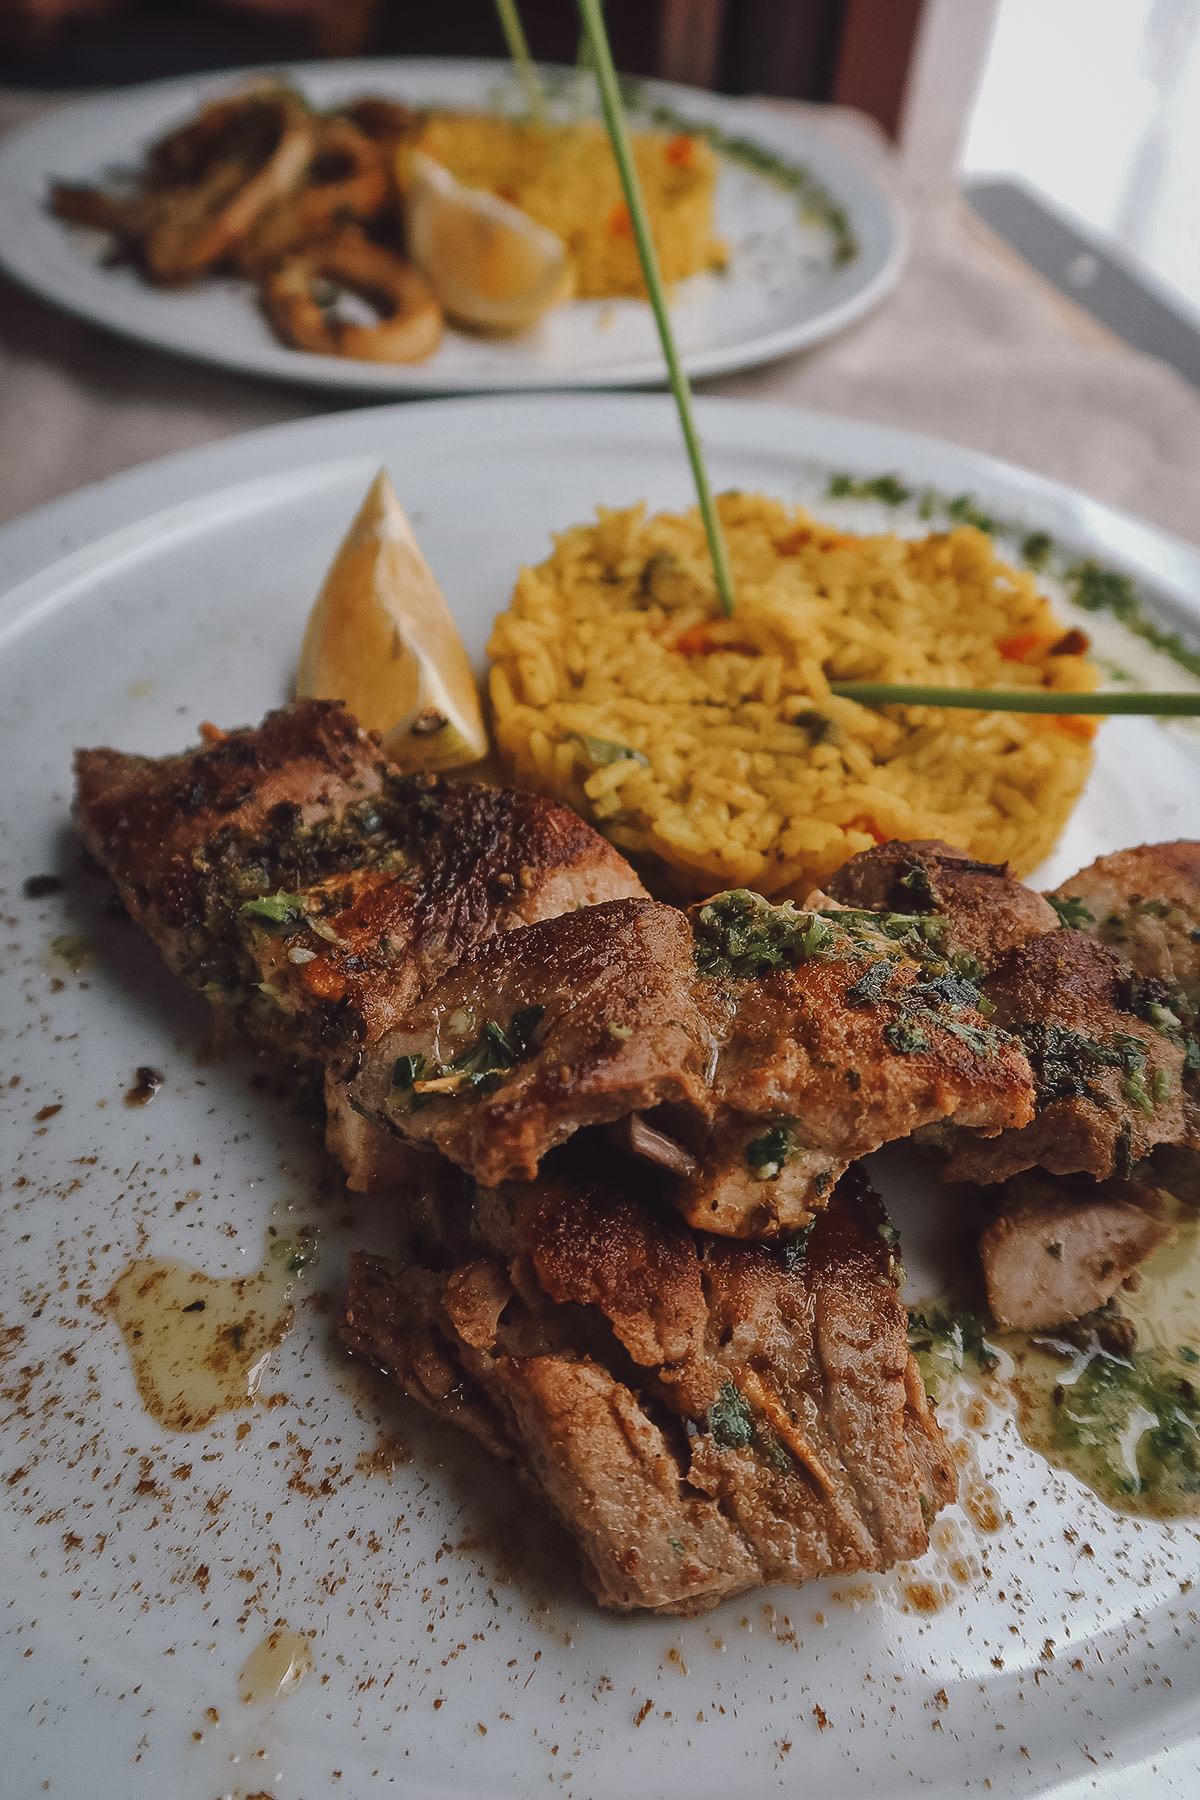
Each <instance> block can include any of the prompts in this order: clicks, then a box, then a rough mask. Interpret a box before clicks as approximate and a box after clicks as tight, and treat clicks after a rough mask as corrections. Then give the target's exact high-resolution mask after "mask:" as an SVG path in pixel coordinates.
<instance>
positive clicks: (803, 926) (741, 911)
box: [694, 888, 838, 981]
mask: <svg viewBox="0 0 1200 1800" xmlns="http://www.w3.org/2000/svg"><path fill="white" fill-rule="evenodd" d="M694 936H695V939H696V950H695V957H696V967H697V968H698V969H699V971H700V973H701V974H702V975H724V976H733V977H735V978H736V979H738V980H745V981H750V980H754V979H755V978H756V977H757V976H761V975H766V974H768V973H769V971H770V970H771V969H778V968H782V967H788V968H794V967H795V966H796V965H797V964H798V963H800V962H803V961H804V960H805V958H806V957H809V956H815V955H819V954H820V953H821V952H823V951H829V950H831V949H833V947H834V946H835V945H836V944H837V942H838V933H837V930H836V929H835V927H834V926H833V925H831V924H830V923H829V922H828V921H827V920H825V919H823V918H822V917H821V916H820V914H819V913H803V912H797V910H796V908H795V907H794V906H793V905H792V903H791V901H790V900H788V901H785V902H784V903H783V905H782V906H772V905H771V903H770V901H769V900H764V899H763V897H762V895H761V894H754V893H751V891H750V889H749V888H731V889H730V890H729V892H728V893H724V894H718V895H717V896H716V898H715V899H713V900H710V901H709V902H708V904H707V905H706V906H702V907H701V908H700V911H699V912H698V914H697V915H696V922H695V926H694Z"/></svg>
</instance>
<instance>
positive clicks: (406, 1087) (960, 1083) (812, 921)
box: [331, 891, 1033, 1237]
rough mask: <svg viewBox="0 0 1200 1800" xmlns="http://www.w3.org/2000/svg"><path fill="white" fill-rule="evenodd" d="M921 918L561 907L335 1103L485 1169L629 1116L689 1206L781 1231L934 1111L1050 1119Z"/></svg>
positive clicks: (450, 982) (1014, 1054)
mask: <svg viewBox="0 0 1200 1800" xmlns="http://www.w3.org/2000/svg"><path fill="white" fill-rule="evenodd" d="M922 929H923V921H922V920H920V919H919V918H913V917H911V916H908V917H904V916H890V917H889V918H888V919H887V920H882V921H881V920H880V919H878V918H876V917H875V916H874V915H869V914H862V913H855V912H850V911H845V910H841V911H837V912H833V913H830V914H827V915H820V914H816V913H800V912H797V911H796V909H795V908H794V907H791V906H783V907H772V906H771V905H769V903H768V902H767V901H765V900H763V899H761V898H760V897H759V896H758V895H754V894H749V893H745V892H741V891H735V892H733V893H730V894H726V895H720V896H718V897H717V898H716V899H715V900H713V901H711V902H709V903H708V904H707V905H705V906H703V907H700V908H697V909H694V912H693V915H692V917H691V920H690V922H689V920H688V919H687V918H685V916H684V915H683V914H682V913H679V912H677V911H676V910H675V909H674V908H673V907H669V906H664V905H660V904H658V903H656V902H652V901H633V900H626V901H614V902H611V903H609V904H606V905H603V906H598V907H594V908H591V909H589V910H588V911H587V912H586V913H582V914H575V915H566V916H563V917H560V918H557V919H553V920H547V921H544V922H543V923H542V924H540V925H537V926H534V927H531V928H530V929H529V930H527V931H523V932H515V933H509V934H508V935H507V936H505V937H503V938H497V939H496V940H494V941H493V942H491V943H490V944H485V945H481V946H480V948H479V949H478V950H477V951H475V952H473V953H472V954H471V955H470V956H468V957H465V958H463V960H462V961H461V962H460V963H459V964H458V965H457V966H456V967H455V968H454V969H453V970H451V971H450V973H449V974H448V975H447V976H446V977H445V978H444V979H443V980H442V981H440V982H439V983H438V984H437V986H436V987H435V988H433V989H432V990H431V991H430V992H429V993H428V994H427V995H426V997H425V999H424V1000H423V1001H422V1002H420V1004H418V1005H417V1006H416V1007H414V1008H413V1010H412V1012H411V1013H410V1014H409V1016H408V1019H407V1021H406V1022H405V1024H404V1025H402V1026H401V1027H400V1028H399V1029H397V1030H396V1031H394V1032H392V1033H391V1034H390V1035H389V1036H388V1037H386V1038H385V1039H383V1040H382V1041H381V1042H380V1043H379V1044H378V1045H377V1046H376V1047H375V1049H374V1051H373V1053H372V1054H370V1055H367V1056H364V1057H363V1059H362V1061H361V1064H360V1067H359V1069H358V1071H357V1073H356V1074H355V1075H354V1076H353V1077H352V1078H351V1079H350V1080H349V1081H348V1082H347V1083H346V1085H345V1095H344V1099H343V1100H339V1101H337V1102H336V1104H337V1105H338V1106H339V1107H348V1108H353V1109H356V1110H360V1111H362V1112H364V1113H365V1114H366V1115H367V1116H368V1118H370V1119H372V1120H375V1121H378V1122H380V1123H381V1124H384V1125H385V1126H387V1127H388V1128H389V1129H390V1130H392V1131H393V1132H395V1133H397V1134H398V1135H399V1136H400V1137H402V1138H404V1139H405V1140H407V1141H408V1142H410V1143H412V1144H416V1145H422V1146H430V1147H433V1148H436V1149H437V1150H440V1151H441V1152H442V1153H443V1154H444V1155H446V1156H448V1157H450V1158H451V1159H452V1160H453V1161H454V1162H456V1163H458V1164H459V1166H460V1167H461V1168H463V1169H465V1170H467V1171H468V1172H469V1173H470V1174H471V1175H472V1176H473V1177H474V1178H475V1179H476V1180H478V1181H480V1182H482V1183H483V1184H485V1185H487V1186H495V1185H497V1184H498V1183H500V1182H503V1181H509V1180H524V1181H530V1180H532V1179H533V1178H534V1176H535V1175H536V1174H537V1171H538V1167H539V1165H540V1163H541V1161H542V1158H543V1157H544V1156H546V1155H547V1153H548V1152H549V1151H551V1150H552V1149H553V1148H554V1147H555V1146H556V1145H558V1144H560V1143H562V1142H564V1141H565V1140H566V1139H567V1138H569V1137H570V1136H571V1135H573V1134H574V1133H575V1132H576V1131H578V1130H580V1129H582V1128H584V1127H587V1126H591V1125H596V1124H602V1123H607V1124H614V1125H615V1124H618V1123H619V1124H620V1125H621V1127H622V1130H621V1137H622V1142H623V1143H624V1145H625V1147H626V1148H628V1149H630V1150H632V1151H634V1152H636V1153H638V1154H640V1155H641V1156H643V1157H644V1158H648V1159H649V1160H651V1161H654V1162H657V1163H659V1164H660V1165H662V1166H663V1168H664V1169H665V1170H666V1171H669V1172H670V1175H671V1182H670V1190H671V1193H672V1197H673V1199H674V1202H675V1204H676V1206H677V1207H678V1208H679V1210H680V1211H681V1212H682V1213H683V1215H684V1217H685V1218H686V1219H687V1220H689V1222H690V1223H692V1224H693V1225H696V1226H698V1227H702V1228H703V1229H705V1230H709V1231H715V1232H719V1233H722V1234H726V1235H729V1236H734V1237H749V1236H754V1237H763V1236H768V1237H769V1236H777V1235H779V1234H780V1233H782V1232H786V1231H791V1230H795V1229H797V1228H799V1227H800V1226H802V1225H804V1224H806V1223H807V1222H808V1221H809V1220H810V1218H811V1217H812V1214H813V1212H814V1210H816V1209H817V1208H819V1207H820V1206H822V1205H823V1204H824V1201H825V1198H826V1196H827V1195H828V1193H829V1191H830V1190H831V1189H832V1187H833V1185H834V1183H835V1182H836V1180H837V1179H838V1177H839V1176H840V1175H841V1174H842V1173H843V1171H844V1170H845V1169H846V1168H847V1166H848V1165H849V1163H850V1162H851V1161H852V1160H853V1159H854V1158H856V1157H858V1156H861V1155H864V1154H865V1153H867V1152H868V1151H871V1150H875V1149H878V1148H879V1146H880V1145H881V1144H885V1143H889V1142H891V1141H893V1140H894V1139H896V1138H901V1137H907V1136H908V1135H909V1134H910V1133H911V1132H912V1131H913V1130H914V1129H916V1128H917V1127H918V1126H921V1125H926V1124H929V1123H931V1122H933V1121H941V1120H944V1119H946V1118H948V1117H951V1118H956V1119H959V1120H961V1121H962V1122H963V1123H965V1124H969V1125H971V1126H973V1127H976V1128H977V1129H979V1130H983V1131H988V1130H990V1131H992V1132H1000V1131H1002V1130H1004V1129H1005V1128H1008V1127H1015V1126H1019V1125H1021V1124H1024V1123H1026V1122H1027V1121H1028V1120H1029V1119H1030V1118H1031V1117H1032V1106H1033V1086H1032V1079H1031V1076H1030V1072H1029V1068H1028V1065H1027V1063H1026V1061H1025V1058H1024V1056H1023V1054H1022V1052H1021V1050H1020V1047H1019V1046H1018V1045H1016V1044H1015V1043H1014V1042H1013V1041H1012V1040H1011V1039H1009V1038H1008V1037H1007V1036H1006V1035H1005V1034H1004V1033H1002V1032H997V1031H996V1030H994V1029H993V1028H992V1027H991V1026H990V1025H989V1023H988V1021H987V1019H985V1018H984V1017H983V1015H982V1014H981V1013H980V1012H979V1011H978V1008H977V1006H976V1002H977V1000H978V994H977V992H976V990H975V988H974V987H973V986H972V985H971V984H970V982H968V981H966V980H964V979H962V978H961V977H959V976H958V975H956V974H955V973H954V970H953V968H952V966H951V965H950V964H949V963H947V962H946V960H945V959H944V958H942V957H941V956H940V955H939V954H938V953H937V952H935V951H934V950H932V949H931V948H930V946H929V944H928V943H927V942H926V940H925V938H924V937H923V936H922ZM331 1091H332V1089H331Z"/></svg>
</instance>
